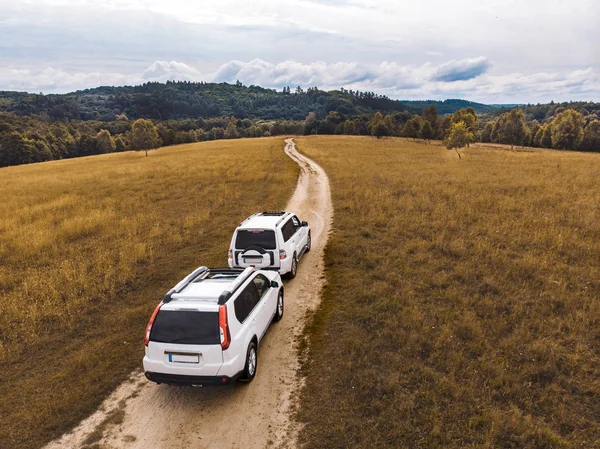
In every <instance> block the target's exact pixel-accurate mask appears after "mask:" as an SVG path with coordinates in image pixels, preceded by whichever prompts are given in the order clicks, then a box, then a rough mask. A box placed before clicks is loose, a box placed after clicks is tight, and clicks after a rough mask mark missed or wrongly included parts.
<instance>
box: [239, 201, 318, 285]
mask: <svg viewBox="0 0 600 449" xmlns="http://www.w3.org/2000/svg"><path fill="white" fill-rule="evenodd" d="M310 245H311V239H310V227H309V226H308V223H307V222H305V221H300V219H299V218H298V217H297V216H296V215H295V214H294V213H292V212H257V213H255V214H254V215H251V216H249V217H248V218H246V219H245V220H244V221H243V222H242V223H241V224H240V225H239V226H238V227H237V229H236V230H235V232H234V233H233V238H232V239H231V245H230V246H229V258H228V263H229V266H230V267H231V268H235V267H240V268H245V267H258V268H264V269H276V270H278V271H279V273H280V274H281V275H284V274H287V275H288V277H290V278H293V277H295V276H296V270H297V269H298V261H299V260H300V258H301V257H302V256H303V255H304V253H306V252H308V251H310Z"/></svg>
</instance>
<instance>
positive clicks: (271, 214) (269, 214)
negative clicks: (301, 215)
mask: <svg viewBox="0 0 600 449" xmlns="http://www.w3.org/2000/svg"><path fill="white" fill-rule="evenodd" d="M286 213H287V212H285V211H281V210H278V211H275V210H266V211H264V212H260V215H262V216H263V217H281V216H282V215H285V214H286Z"/></svg>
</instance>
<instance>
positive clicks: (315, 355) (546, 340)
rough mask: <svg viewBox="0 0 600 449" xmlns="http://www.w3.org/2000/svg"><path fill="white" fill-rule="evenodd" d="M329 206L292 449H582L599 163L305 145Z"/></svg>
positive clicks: (336, 140) (323, 141)
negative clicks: (323, 175)
mask: <svg viewBox="0 0 600 449" xmlns="http://www.w3.org/2000/svg"><path fill="white" fill-rule="evenodd" d="M298 149H299V150H300V151H301V152H303V153H304V154H306V155H308V156H309V157H312V158H314V159H315V160H316V161H317V162H318V163H319V164H320V165H321V166H322V167H323V168H324V169H325V171H327V173H328V175H329V178H330V182H331V188H332V195H333V204H334V208H335V219H334V233H333V235H332V237H331V239H330V242H329V244H328V248H327V251H326V270H327V283H328V284H327V289H326V291H325V297H324V300H323V303H322V306H321V308H320V310H318V311H317V313H316V314H315V318H314V321H313V324H312V326H311V327H310V329H309V335H310V340H311V347H310V350H309V356H310V357H309V361H308V362H307V365H306V366H305V372H306V373H307V375H308V379H307V384H306V388H305V390H304V392H303V395H302V407H301V410H300V413H299V417H300V419H301V420H302V421H304V422H306V424H307V425H306V426H305V427H304V428H303V430H302V434H301V439H302V442H304V443H306V444H307V447H328V448H348V447H390V448H398V447H411V448H419V447H422V448H435V447H444V448H446V447H448V448H463V447H478V448H491V447H504V448H517V447H519V448H540V449H541V448H551V447H552V448H563V447H573V448H583V447H590V448H591V447H599V446H598V445H599V444H600V418H599V417H600V256H599V255H600V157H598V155H596V154H581V153H573V152H557V151H546V150H543V151H539V150H532V149H525V150H519V151H507V149H506V148H497V147H486V148H471V149H468V150H465V151H463V152H462V153H463V159H462V160H458V157H457V155H456V153H454V152H452V151H447V150H445V149H444V148H443V147H441V146H440V145H439V144H433V145H424V144H423V143H422V142H415V141H408V140H404V139H382V140H376V139H372V138H361V137H318V138H317V137H314V138H302V139H299V142H298Z"/></svg>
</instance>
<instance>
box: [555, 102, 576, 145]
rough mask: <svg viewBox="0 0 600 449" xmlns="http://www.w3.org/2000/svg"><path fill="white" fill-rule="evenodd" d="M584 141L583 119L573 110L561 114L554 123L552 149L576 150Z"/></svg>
mask: <svg viewBox="0 0 600 449" xmlns="http://www.w3.org/2000/svg"><path fill="white" fill-rule="evenodd" d="M582 140H583V117H582V116H581V114H580V113H579V112H576V111H574V110H573V109H567V110H566V111H563V112H561V113H559V114H558V115H557V116H556V118H555V119H554V120H553V121H552V148H557V149H559V150H576V149H577V148H578V147H579V145H580V144H581V141H582Z"/></svg>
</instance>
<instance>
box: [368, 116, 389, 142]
mask: <svg viewBox="0 0 600 449" xmlns="http://www.w3.org/2000/svg"><path fill="white" fill-rule="evenodd" d="M369 131H370V132H371V135H372V136H375V137H377V138H378V139H381V138H382V137H383V136H390V135H391V134H392V130H391V129H390V128H389V127H388V125H387V124H386V123H385V119H384V118H383V115H381V112H376V113H375V114H374V115H373V118H372V119H371V120H370V121H369Z"/></svg>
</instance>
